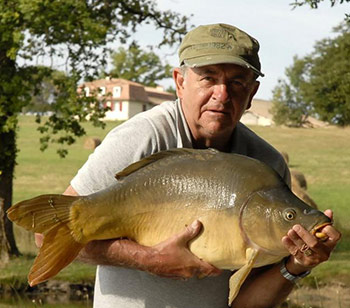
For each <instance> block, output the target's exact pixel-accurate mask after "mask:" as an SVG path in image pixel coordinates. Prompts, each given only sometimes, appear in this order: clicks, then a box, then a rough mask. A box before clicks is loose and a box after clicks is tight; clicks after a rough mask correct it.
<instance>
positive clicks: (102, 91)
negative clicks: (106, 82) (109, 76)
mask: <svg viewBox="0 0 350 308" xmlns="http://www.w3.org/2000/svg"><path fill="white" fill-rule="evenodd" d="M105 94H106V87H99V88H98V96H104V95H105Z"/></svg>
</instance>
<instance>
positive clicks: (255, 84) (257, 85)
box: [246, 80, 260, 110]
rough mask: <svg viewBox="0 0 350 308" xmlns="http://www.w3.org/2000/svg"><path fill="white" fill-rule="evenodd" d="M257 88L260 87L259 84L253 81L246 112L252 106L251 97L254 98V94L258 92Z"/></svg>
mask: <svg viewBox="0 0 350 308" xmlns="http://www.w3.org/2000/svg"><path fill="white" fill-rule="evenodd" d="M259 86H260V82H259V81H257V80H255V82H254V86H253V87H254V88H253V90H252V93H250V96H249V103H248V105H247V108H246V110H248V109H249V108H250V107H251V106H252V101H253V97H254V95H255V94H256V92H258V89H259Z"/></svg>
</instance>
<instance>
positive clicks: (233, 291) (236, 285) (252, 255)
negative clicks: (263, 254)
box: [228, 248, 258, 306]
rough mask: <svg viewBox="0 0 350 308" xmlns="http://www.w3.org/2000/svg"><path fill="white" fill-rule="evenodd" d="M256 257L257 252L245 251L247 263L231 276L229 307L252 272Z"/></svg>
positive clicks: (250, 249) (252, 250)
mask: <svg viewBox="0 0 350 308" xmlns="http://www.w3.org/2000/svg"><path fill="white" fill-rule="evenodd" d="M257 256H258V250H256V249H252V248H248V249H247V250H246V260H247V263H246V264H245V265H244V266H243V267H242V268H240V269H239V270H238V271H237V272H235V273H234V274H233V275H232V276H231V278H230V283H229V284H230V294H229V297H228V304H229V306H231V305H232V302H233V300H234V299H235V298H236V296H237V294H238V292H239V289H240V288H241V286H242V284H243V282H244V281H245V279H246V278H247V276H248V274H249V273H250V271H251V270H252V268H253V266H254V263H255V260H256V258H257Z"/></svg>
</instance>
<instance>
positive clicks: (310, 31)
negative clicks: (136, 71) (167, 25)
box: [134, 0, 350, 99]
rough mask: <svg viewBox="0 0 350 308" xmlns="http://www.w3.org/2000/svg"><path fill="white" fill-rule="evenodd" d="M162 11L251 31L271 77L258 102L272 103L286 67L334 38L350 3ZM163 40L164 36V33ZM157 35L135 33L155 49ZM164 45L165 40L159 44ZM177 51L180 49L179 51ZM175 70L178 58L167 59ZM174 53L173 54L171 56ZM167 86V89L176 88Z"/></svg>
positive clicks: (186, 0)
mask: <svg viewBox="0 0 350 308" xmlns="http://www.w3.org/2000/svg"><path fill="white" fill-rule="evenodd" d="M157 2H158V7H159V8H160V9H161V10H172V11H175V12H179V13H181V14H183V15H187V16H189V15H191V14H193V17H192V18H191V20H190V21H191V22H190V23H191V24H194V25H195V26H198V25H201V24H210V23H219V22H222V23H228V24H232V25H235V26H237V27H239V28H241V29H242V30H244V31H246V32H248V33H249V34H250V35H252V36H253V37H255V38H256V39H257V40H258V41H259V42H260V60H261V63H262V71H263V72H264V73H265V77H264V78H261V79H260V81H261V85H260V89H259V91H258V93H257V95H256V98H261V99H271V97H272V93H271V91H272V89H273V88H274V87H275V85H276V84H277V80H278V79H279V78H281V77H284V71H285V68H286V67H288V66H290V65H291V64H292V63H293V56H294V55H298V56H300V57H303V56H305V55H306V54H308V53H310V52H311V51H312V50H313V46H314V44H315V42H316V41H319V40H321V39H324V38H326V37H329V36H331V35H332V29H333V27H335V26H337V25H338V24H339V23H340V22H341V21H342V20H343V19H344V17H345V13H350V3H344V4H341V5H336V6H335V7H333V8H331V6H330V1H329V0H325V2H324V3H321V5H320V6H319V8H318V9H317V10H312V9H310V7H308V6H303V7H298V8H296V9H294V10H292V9H291V6H290V3H291V2H293V0H158V1H157ZM159 35H160V34H159ZM157 37H160V36H157V33H156V32H155V31H154V30H153V31H152V30H151V29H149V28H148V27H143V28H142V29H140V31H139V32H138V33H137V34H135V37H134V38H135V39H138V40H139V42H140V44H141V45H148V44H155V43H156V42H155V41H156V40H157ZM159 41H160V40H159ZM173 51H176V50H173ZM155 52H156V53H157V54H158V55H160V56H161V57H162V58H163V57H164V58H165V59H167V61H168V63H170V64H171V65H173V66H176V65H178V61H177V55H173V56H168V55H165V51H157V50H155ZM167 53H169V51H168V52H167ZM171 84H172V82H171V81H166V82H164V83H163V85H165V86H168V85H171Z"/></svg>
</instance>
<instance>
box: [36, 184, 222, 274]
mask: <svg viewBox="0 0 350 308" xmlns="http://www.w3.org/2000/svg"><path fill="white" fill-rule="evenodd" d="M64 194H65V195H71V196H78V193H77V192H76V191H75V190H74V189H73V187H72V186H69V187H68V188H67V189H66V191H65V192H64ZM201 228H202V225H201V223H200V222H199V221H195V222H194V223H192V225H190V226H187V227H186V228H185V229H184V231H183V232H181V233H179V234H176V235H174V236H172V237H171V238H169V239H168V240H166V241H164V242H161V243H159V244H157V245H155V246H153V247H146V246H142V245H139V244H137V243H136V242H134V241H131V240H128V239H111V240H103V241H92V242H89V243H88V244H87V245H86V246H85V248H84V249H83V250H82V251H81V252H80V254H79V256H78V259H79V260H81V261H83V262H86V263H90V264H100V265H113V266H123V267H129V268H135V269H139V270H143V271H147V272H150V273H152V274H156V275H158V276H163V277H169V278H175V279H180V278H182V279H184V278H190V277H193V276H199V277H205V276H217V275H219V274H220V273H221V271H220V270H219V269H217V268H216V267H214V266H212V265H210V264H209V263H207V262H204V261H202V260H201V259H199V258H198V257H196V256H195V255H194V254H192V253H191V251H190V250H189V249H188V242H189V241H190V240H192V239H193V238H195V237H196V236H197V235H198V234H199V232H200V230H201ZM42 239H43V237H42V235H41V234H36V235H35V242H36V244H37V246H38V247H40V246H41V244H42Z"/></svg>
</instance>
